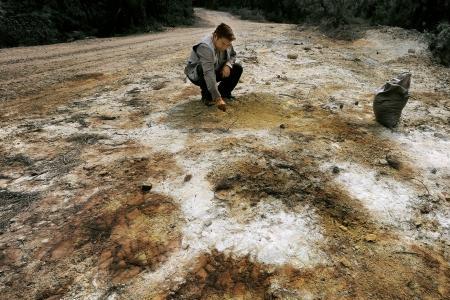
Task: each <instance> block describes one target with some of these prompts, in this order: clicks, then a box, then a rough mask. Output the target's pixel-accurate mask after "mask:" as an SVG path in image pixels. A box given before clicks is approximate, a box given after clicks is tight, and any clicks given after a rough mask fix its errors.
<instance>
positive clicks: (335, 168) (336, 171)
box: [332, 166, 341, 174]
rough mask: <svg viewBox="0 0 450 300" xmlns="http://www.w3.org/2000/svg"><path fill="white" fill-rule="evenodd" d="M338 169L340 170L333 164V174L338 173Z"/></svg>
mask: <svg viewBox="0 0 450 300" xmlns="http://www.w3.org/2000/svg"><path fill="white" fill-rule="evenodd" d="M340 171H341V170H340V169H339V167H337V166H334V167H333V169H332V172H333V174H339V172H340Z"/></svg>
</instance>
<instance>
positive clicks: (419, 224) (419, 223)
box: [414, 219, 422, 228]
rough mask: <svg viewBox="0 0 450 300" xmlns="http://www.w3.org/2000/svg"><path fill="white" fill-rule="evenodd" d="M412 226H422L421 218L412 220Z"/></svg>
mask: <svg viewBox="0 0 450 300" xmlns="http://www.w3.org/2000/svg"><path fill="white" fill-rule="evenodd" d="M414 226H416V227H417V228H419V227H420V226H422V220H421V219H416V220H414Z"/></svg>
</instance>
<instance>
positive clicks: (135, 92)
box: [127, 87, 141, 94]
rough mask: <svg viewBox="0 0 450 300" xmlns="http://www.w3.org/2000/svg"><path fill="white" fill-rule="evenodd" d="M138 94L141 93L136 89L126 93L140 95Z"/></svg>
mask: <svg viewBox="0 0 450 300" xmlns="http://www.w3.org/2000/svg"><path fill="white" fill-rule="evenodd" d="M140 92H141V90H140V89H139V88H137V87H136V88H134V89H132V90H130V91H128V92H127V94H137V93H140Z"/></svg>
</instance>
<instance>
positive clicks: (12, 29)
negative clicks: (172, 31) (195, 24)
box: [0, 0, 193, 47]
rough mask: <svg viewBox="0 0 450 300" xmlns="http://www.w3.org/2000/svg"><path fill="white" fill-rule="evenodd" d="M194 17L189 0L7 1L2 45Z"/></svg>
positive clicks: (0, 17) (0, 22)
mask: <svg viewBox="0 0 450 300" xmlns="http://www.w3.org/2000/svg"><path fill="white" fill-rule="evenodd" d="M192 20H193V10H192V5H191V1H188V0H99V1H89V0H41V1H38V0H21V1H17V0H5V1H1V2H0V47H5V46H6V47H10V46H16V45H35V44H42V43H53V42H57V41H66V40H68V39H73V38H80V37H82V36H83V35H96V36H110V35H115V34H126V33H132V32H139V31H150V30H155V29H159V28H161V27H162V26H175V25H181V24H190V23H191V22H192Z"/></svg>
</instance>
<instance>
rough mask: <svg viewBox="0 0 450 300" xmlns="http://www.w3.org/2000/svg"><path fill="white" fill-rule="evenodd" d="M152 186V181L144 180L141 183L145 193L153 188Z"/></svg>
mask: <svg viewBox="0 0 450 300" xmlns="http://www.w3.org/2000/svg"><path fill="white" fill-rule="evenodd" d="M152 187H153V185H152V184H151V183H149V182H143V183H142V184H141V190H142V191H143V192H144V193H147V192H150V191H151V190H152Z"/></svg>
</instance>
